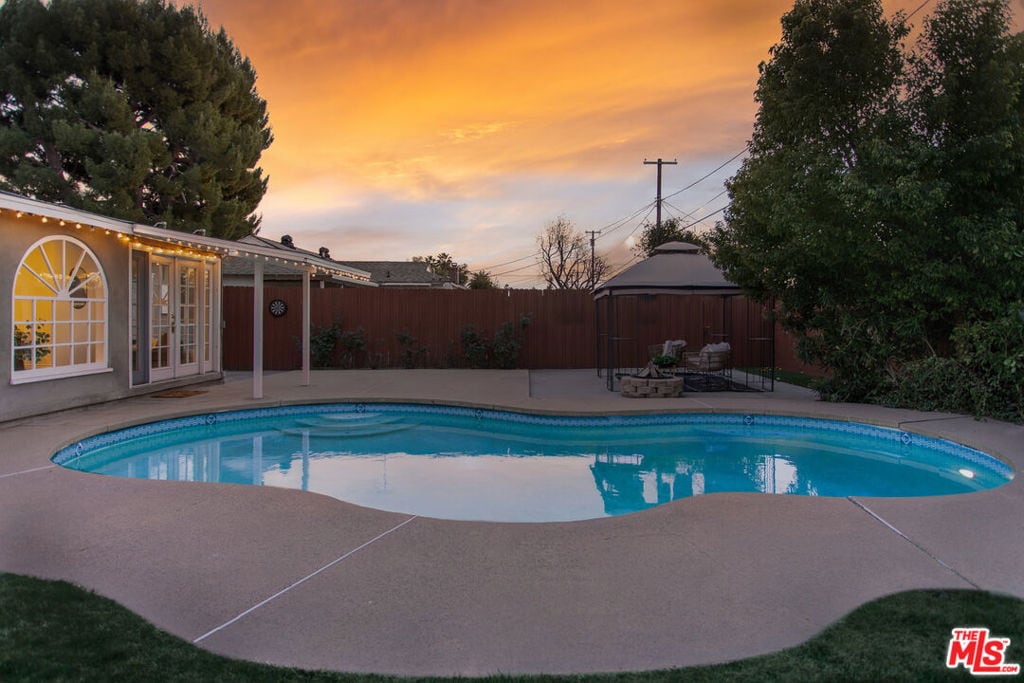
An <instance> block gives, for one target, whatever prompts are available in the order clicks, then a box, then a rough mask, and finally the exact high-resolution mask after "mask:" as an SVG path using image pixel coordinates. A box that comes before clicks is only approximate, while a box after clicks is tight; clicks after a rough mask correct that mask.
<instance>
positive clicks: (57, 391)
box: [0, 211, 129, 420]
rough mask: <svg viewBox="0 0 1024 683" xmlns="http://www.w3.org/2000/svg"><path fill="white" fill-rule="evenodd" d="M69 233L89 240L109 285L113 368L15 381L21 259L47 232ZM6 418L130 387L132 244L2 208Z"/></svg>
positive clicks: (0, 404)
mask: <svg viewBox="0 0 1024 683" xmlns="http://www.w3.org/2000/svg"><path fill="white" fill-rule="evenodd" d="M53 236H67V237H73V238H75V239H77V240H79V241H81V242H82V243H84V244H85V245H86V246H87V247H89V249H91V250H92V252H93V254H94V255H95V256H96V259H97V261H98V262H99V264H100V267H101V268H102V269H103V273H104V275H105V277H106V285H107V353H108V356H107V358H108V366H109V368H110V371H109V372H103V373H98V374H92V375H84V376H79V377H65V378H60V379H50V380H41V381H36V382H25V383H20V384H11V374H12V369H11V344H12V332H11V331H12V322H13V321H12V315H13V310H12V297H13V293H14V278H15V275H16V274H17V270H18V264H19V263H21V259H22V258H23V257H24V256H25V253H26V252H27V251H28V249H29V248H30V247H31V246H32V245H33V244H34V243H35V242H37V241H38V240H40V239H43V238H45V237H53ZM0 243H2V244H3V245H4V248H3V249H2V250H0V330H3V337H2V338H3V340H4V342H3V344H2V345H0V349H2V360H0V420H10V419H15V418H19V417H25V416H28V415H37V414H40V413H46V412H53V411H58V410H65V409H68V408H76V407H79V406H81V405H85V404H88V403H97V402H101V401H107V400H110V399H113V398H119V397H122V396H125V395H127V394H128V393H129V390H128V358H129V352H128V338H127V337H128V334H127V329H128V319H127V316H128V248H127V247H126V246H124V245H122V244H120V243H119V242H118V241H117V239H115V238H113V237H110V236H108V235H105V234H104V231H102V230H97V229H88V228H83V229H80V230H76V229H75V228H74V227H72V226H70V225H68V226H67V227H60V226H59V225H57V222H56V221H50V222H48V223H45V224H44V223H41V222H40V221H39V220H38V219H35V218H27V217H26V218H20V219H19V218H16V217H15V215H14V214H13V213H12V212H10V211H4V212H3V213H2V214H0Z"/></svg>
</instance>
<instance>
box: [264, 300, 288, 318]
mask: <svg viewBox="0 0 1024 683" xmlns="http://www.w3.org/2000/svg"><path fill="white" fill-rule="evenodd" d="M268 308H269V309H270V315H272V316H274V317H275V318H280V317H281V316H282V315H284V314H285V313H287V312H288V304H287V303H285V302H284V301H283V300H281V299H274V300H273V301H271V302H270V306H269V307H268Z"/></svg>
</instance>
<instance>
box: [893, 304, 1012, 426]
mask: <svg viewBox="0 0 1024 683" xmlns="http://www.w3.org/2000/svg"><path fill="white" fill-rule="evenodd" d="M953 342H954V347H955V351H954V355H953V356H951V357H940V356H937V355H933V356H929V357H927V358H923V359H920V360H917V361H914V362H911V363H907V364H906V365H904V366H903V367H901V368H899V370H898V371H895V372H894V373H893V376H892V380H891V382H890V383H889V384H888V386H887V387H886V390H885V391H883V392H882V393H881V394H880V396H879V402H880V403H883V404H886V405H891V406H898V407H902V408H915V409H918V410H941V411H947V412H956V413H967V414H970V415H975V416H977V417H994V418H997V419H1001V420H1010V421H1013V422H1024V320H1022V319H1021V316H1020V315H1019V314H1017V313H1013V314H1011V315H1007V316H1005V317H1003V318H1000V319H998V320H994V321H984V322H974V323H968V324H964V325H961V326H959V327H958V328H957V329H956V330H955V331H954V333H953Z"/></svg>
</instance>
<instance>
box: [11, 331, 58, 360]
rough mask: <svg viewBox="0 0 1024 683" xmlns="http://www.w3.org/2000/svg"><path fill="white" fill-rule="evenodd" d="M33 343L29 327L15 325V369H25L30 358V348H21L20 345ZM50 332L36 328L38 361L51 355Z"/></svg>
mask: <svg viewBox="0 0 1024 683" xmlns="http://www.w3.org/2000/svg"><path fill="white" fill-rule="evenodd" d="M31 343H32V336H31V333H30V332H29V327H28V326H25V327H21V326H20V325H15V326H14V346H15V350H14V369H15V370H24V369H25V366H26V365H27V364H28V360H29V353H30V351H29V349H19V348H17V347H19V346H28V345H29V344H31ZM49 343H50V333H49V332H46V331H45V330H40V329H38V328H37V329H36V363H37V364H38V363H39V361H41V360H42V359H43V358H46V357H47V356H48V355H50V347H49V346H48V344H49Z"/></svg>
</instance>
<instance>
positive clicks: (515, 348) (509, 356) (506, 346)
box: [493, 314, 530, 370]
mask: <svg viewBox="0 0 1024 683" xmlns="http://www.w3.org/2000/svg"><path fill="white" fill-rule="evenodd" d="M529 326H530V315H529V314H526V315H524V316H521V317H520V318H519V326H518V329H517V328H516V326H515V325H514V324H513V323H512V322H511V321H509V322H504V323H502V324H501V327H499V328H498V331H497V332H495V333H494V343H493V356H494V365H495V367H498V368H502V369H504V370H510V369H512V368H514V367H516V365H518V364H519V352H520V351H521V350H522V348H523V337H524V335H525V332H526V328H527V327H529Z"/></svg>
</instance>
